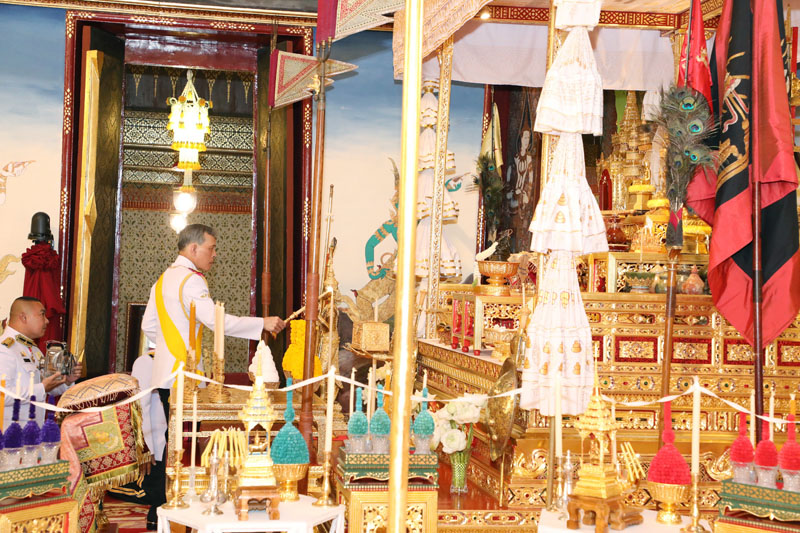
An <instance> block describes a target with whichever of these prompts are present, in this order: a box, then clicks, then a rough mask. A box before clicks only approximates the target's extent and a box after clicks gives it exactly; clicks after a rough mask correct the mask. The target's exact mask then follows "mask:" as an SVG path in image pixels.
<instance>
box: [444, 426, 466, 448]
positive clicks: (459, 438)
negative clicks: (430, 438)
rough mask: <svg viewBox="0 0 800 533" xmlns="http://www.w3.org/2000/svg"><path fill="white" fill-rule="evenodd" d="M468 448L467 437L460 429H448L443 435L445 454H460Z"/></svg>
mask: <svg viewBox="0 0 800 533" xmlns="http://www.w3.org/2000/svg"><path fill="white" fill-rule="evenodd" d="M466 447H467V436H466V435H464V432H463V431H461V430H460V429H448V430H447V431H445V432H444V433H443V434H442V451H443V452H444V453H453V452H460V451H461V450H463V449H464V448H466Z"/></svg>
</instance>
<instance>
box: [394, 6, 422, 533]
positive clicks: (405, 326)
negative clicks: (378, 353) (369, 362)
mask: <svg viewBox="0 0 800 533" xmlns="http://www.w3.org/2000/svg"><path fill="white" fill-rule="evenodd" d="M405 11H406V12H405V16H406V19H405V56H404V60H403V61H404V65H403V128H402V134H401V149H400V150H401V151H400V154H401V155H400V158H401V164H400V191H399V204H398V224H397V226H398V238H397V242H398V247H397V281H396V288H395V294H397V300H396V302H395V315H394V316H395V335H394V362H393V365H394V367H393V370H392V376H393V377H394V379H393V380H392V393H393V394H392V414H393V415H394V416H393V421H392V430H391V433H390V435H389V446H390V447H389V458H390V461H389V465H390V466H389V501H390V502H391V505H389V522H388V524H387V531H388V532H389V533H404V532H405V531H406V514H407V510H406V505H407V504H408V496H407V494H406V491H407V489H408V445H409V425H410V423H409V418H410V415H411V386H412V384H413V380H412V375H411V372H412V370H413V368H414V359H415V355H416V350H415V345H414V342H415V339H414V333H415V332H414V310H415V307H416V306H415V305H414V285H415V282H416V279H415V277H414V262H415V256H414V254H415V250H416V246H415V241H416V223H417V216H416V215H417V213H416V211H417V153H418V149H419V112H420V91H421V90H422V0H406V7H405Z"/></svg>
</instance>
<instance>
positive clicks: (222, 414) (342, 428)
mask: <svg viewBox="0 0 800 533" xmlns="http://www.w3.org/2000/svg"><path fill="white" fill-rule="evenodd" d="M226 390H227V391H228V393H229V394H230V400H229V401H227V402H226V403H223V404H215V403H212V402H211V400H210V395H209V390H208V388H201V389H198V393H197V439H198V441H199V440H200V439H201V438H208V437H210V436H211V434H212V433H213V431H214V429H218V428H222V427H235V428H241V427H242V422H241V420H240V419H239V411H241V410H242V408H243V407H244V404H245V402H246V401H247V397H248V392H247V391H243V390H239V389H233V388H227V389H226ZM269 396H270V401H271V402H272V407H273V408H274V409H275V412H276V413H277V414H278V422H279V423H278V424H275V425H273V427H272V430H271V431H270V434H271V435H272V437H273V438H274V437H275V434H276V433H277V432H278V430H280V428H281V427H282V422H283V411H284V410H285V409H286V393H285V392H281V391H276V390H271V391H269ZM183 405H184V407H183V413H184V430H183V432H182V435H183V437H184V438H187V437H188V438H191V436H192V432H191V421H192V403H191V402H185V403H184V404H183ZM293 405H294V409H295V412H297V413H299V412H300V407H301V402H300V395H299V394H295V395H294V402H293ZM175 408H176V407H175V404H174V403H170V417H169V442H168V448H169V450H170V453H169V454H167V475H168V476H170V477H171V476H172V475H173V464H174V460H175V454H174V453H173V451H174V450H175V444H176V435H177V431H176V429H175V416H174V414H175ZM325 408H326V406H325V402H323V401H322V399H320V397H319V396H317V395H314V403H313V416H314V421H313V431H312V437H313V438H316V439H317V456H318V457H321V456H322V452H323V447H324V444H325V443H324V442H323V440H324V439H322V438H320V436H323V435H325ZM204 425H206V426H209V427H207V428H204V427H203V426H204ZM346 434H347V422H346V421H345V419H344V416H343V415H342V411H341V407H340V406H339V404H334V414H333V435H334V438H335V437H337V436H339V435H346ZM188 451H189V445H188V444H187V445H185V446H184V456H185V459H186V458H188V455H187V454H188ZM202 453H203V448H201V447H200V445H199V442H198V446H197V458H198V459H197V460H198V461H199V460H200V459H199V458H200V455H201V454H202ZM187 466H191V465H188V463H187V461H186V460H184V468H183V469H182V471H181V485H182V487H184V489H186V488H188V486H189V471H188V469H187V468H186V467H187ZM312 469H313V467H312ZM198 472H199V473H198V475H197V478H196V487H197V490H200V488H203V489H205V487H206V484H207V479H206V477H207V476H206V474H205V471H204V469H199V471H198ZM313 477H314V476H312V472H311V469H310V470H309V479H310V480H311V479H312V478H313Z"/></svg>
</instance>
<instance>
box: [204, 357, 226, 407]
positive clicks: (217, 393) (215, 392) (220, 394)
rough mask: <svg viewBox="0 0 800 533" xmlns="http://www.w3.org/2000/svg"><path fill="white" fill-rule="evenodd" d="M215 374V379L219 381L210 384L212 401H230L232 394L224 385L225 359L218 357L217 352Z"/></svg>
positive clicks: (209, 391) (214, 402)
mask: <svg viewBox="0 0 800 533" xmlns="http://www.w3.org/2000/svg"><path fill="white" fill-rule="evenodd" d="M213 374H214V381H216V382H218V383H210V384H209V385H208V393H209V397H210V398H211V403H213V404H222V403H228V401H229V400H230V394H229V393H228V391H226V390H225V387H223V386H222V385H223V383H225V359H224V358H220V357H217V354H216V353H215V354H214V368H213Z"/></svg>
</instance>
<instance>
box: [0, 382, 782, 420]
mask: <svg viewBox="0 0 800 533" xmlns="http://www.w3.org/2000/svg"><path fill="white" fill-rule="evenodd" d="M5 378H6V377H5V376H3V377H2V379H3V380H5ZM3 386H5V385H3ZM794 397H795V395H794V393H791V394H790V395H789V414H790V415H795V416H796V415H797V403H796V402H795V399H794Z"/></svg>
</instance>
